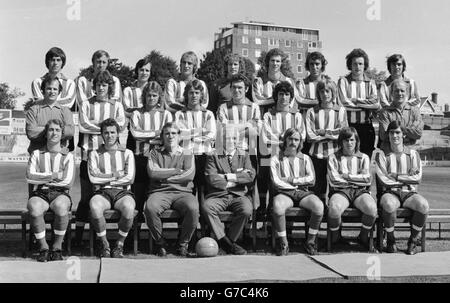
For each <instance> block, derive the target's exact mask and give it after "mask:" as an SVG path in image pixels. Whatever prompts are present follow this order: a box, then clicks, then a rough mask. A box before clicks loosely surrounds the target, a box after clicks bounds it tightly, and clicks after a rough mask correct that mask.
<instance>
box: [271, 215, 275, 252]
mask: <svg viewBox="0 0 450 303" xmlns="http://www.w3.org/2000/svg"><path fill="white" fill-rule="evenodd" d="M271 231H272V237H271V238H272V239H271V240H272V250H273V251H275V228H274V226H273V222H272V226H271Z"/></svg>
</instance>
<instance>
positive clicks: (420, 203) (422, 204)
mask: <svg viewBox="0 0 450 303" xmlns="http://www.w3.org/2000/svg"><path fill="white" fill-rule="evenodd" d="M416 210H417V211H418V212H419V213H421V214H424V215H426V214H428V212H429V211H430V205H429V204H428V201H427V200H425V198H423V197H420V199H418V200H417V209H416Z"/></svg>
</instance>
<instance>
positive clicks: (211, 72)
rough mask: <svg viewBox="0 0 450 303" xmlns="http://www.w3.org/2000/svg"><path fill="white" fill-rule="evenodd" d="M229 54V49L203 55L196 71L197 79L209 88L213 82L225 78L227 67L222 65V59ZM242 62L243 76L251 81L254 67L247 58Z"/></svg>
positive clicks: (216, 50) (220, 49)
mask: <svg viewBox="0 0 450 303" xmlns="http://www.w3.org/2000/svg"><path fill="white" fill-rule="evenodd" d="M230 53H231V51H230V50H229V49H226V48H219V49H215V50H213V51H211V52H207V53H206V54H205V55H203V59H201V60H200V67H199V69H198V70H197V76H198V78H199V79H201V80H203V81H205V83H206V85H207V86H208V87H211V86H212V85H213V83H214V82H215V81H217V80H219V79H222V78H225V71H226V68H227V67H226V66H225V64H224V59H225V57H226V56H227V55H228V54H230ZM243 60H244V69H245V71H244V76H246V77H247V78H249V79H252V78H253V76H254V74H255V65H254V64H253V62H252V61H251V60H250V59H248V58H245V57H244V58H243Z"/></svg>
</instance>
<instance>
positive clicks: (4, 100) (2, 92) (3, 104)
mask: <svg viewBox="0 0 450 303" xmlns="http://www.w3.org/2000/svg"><path fill="white" fill-rule="evenodd" d="M22 96H25V93H24V92H22V91H21V90H20V89H18V88H16V87H15V88H14V89H11V88H10V87H9V84H8V83H6V82H2V83H0V108H2V109H14V108H15V107H16V103H17V98H18V97H22Z"/></svg>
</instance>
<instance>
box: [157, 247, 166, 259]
mask: <svg viewBox="0 0 450 303" xmlns="http://www.w3.org/2000/svg"><path fill="white" fill-rule="evenodd" d="M166 248H167V246H166V244H156V245H155V252H156V255H158V256H160V257H165V256H167V249H166Z"/></svg>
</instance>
